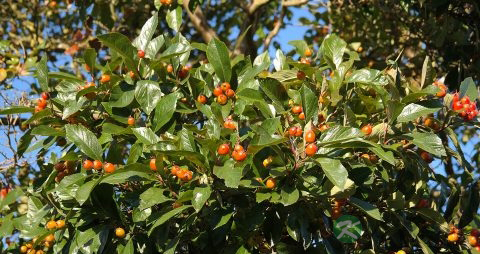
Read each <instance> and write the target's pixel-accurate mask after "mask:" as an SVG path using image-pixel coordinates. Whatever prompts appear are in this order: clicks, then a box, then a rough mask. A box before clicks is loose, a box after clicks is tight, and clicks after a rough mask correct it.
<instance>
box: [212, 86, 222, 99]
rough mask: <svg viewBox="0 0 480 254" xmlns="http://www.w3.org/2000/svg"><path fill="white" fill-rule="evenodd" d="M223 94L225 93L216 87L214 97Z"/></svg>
mask: <svg viewBox="0 0 480 254" xmlns="http://www.w3.org/2000/svg"><path fill="white" fill-rule="evenodd" d="M222 94H223V91H222V88H220V87H215V89H213V95H215V96H216V97H218V96H220V95H222Z"/></svg>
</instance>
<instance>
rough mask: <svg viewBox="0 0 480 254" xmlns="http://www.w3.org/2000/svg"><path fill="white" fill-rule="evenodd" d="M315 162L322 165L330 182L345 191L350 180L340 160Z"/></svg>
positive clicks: (325, 159) (321, 159)
mask: <svg viewBox="0 0 480 254" xmlns="http://www.w3.org/2000/svg"><path fill="white" fill-rule="evenodd" d="M315 162H316V163H318V164H320V166H321V167H322V170H323V172H324V173H325V175H326V176H327V178H328V180H330V182H332V183H333V184H335V186H337V187H338V188H340V190H344V188H345V183H346V182H347V178H348V172H347V169H346V168H345V167H344V166H343V165H342V163H341V162H340V161H339V160H335V159H330V158H318V159H316V160H315Z"/></svg>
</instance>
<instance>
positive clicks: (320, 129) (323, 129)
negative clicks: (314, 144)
mask: <svg viewBox="0 0 480 254" xmlns="http://www.w3.org/2000/svg"><path fill="white" fill-rule="evenodd" d="M318 130H319V131H320V132H324V131H326V130H328V125H327V124H322V125H320V127H318Z"/></svg>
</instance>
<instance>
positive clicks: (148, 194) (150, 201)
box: [138, 187, 172, 210]
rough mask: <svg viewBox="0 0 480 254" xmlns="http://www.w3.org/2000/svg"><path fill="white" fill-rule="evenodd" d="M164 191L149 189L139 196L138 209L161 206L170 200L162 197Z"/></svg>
mask: <svg viewBox="0 0 480 254" xmlns="http://www.w3.org/2000/svg"><path fill="white" fill-rule="evenodd" d="M163 191H164V189H160V188H153V187H152V188H149V189H147V190H146V191H144V192H143V193H142V194H140V205H139V206H138V209H140V210H145V209H147V208H150V207H152V206H154V205H157V204H162V203H165V202H167V201H170V200H172V199H171V198H167V197H165V196H164V195H163Z"/></svg>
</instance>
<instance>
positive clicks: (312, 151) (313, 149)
mask: <svg viewBox="0 0 480 254" xmlns="http://www.w3.org/2000/svg"><path fill="white" fill-rule="evenodd" d="M317 150H318V148H317V146H316V145H315V144H308V145H307V147H306V148H305V154H307V155H308V156H313V155H315V154H316V153H317Z"/></svg>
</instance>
